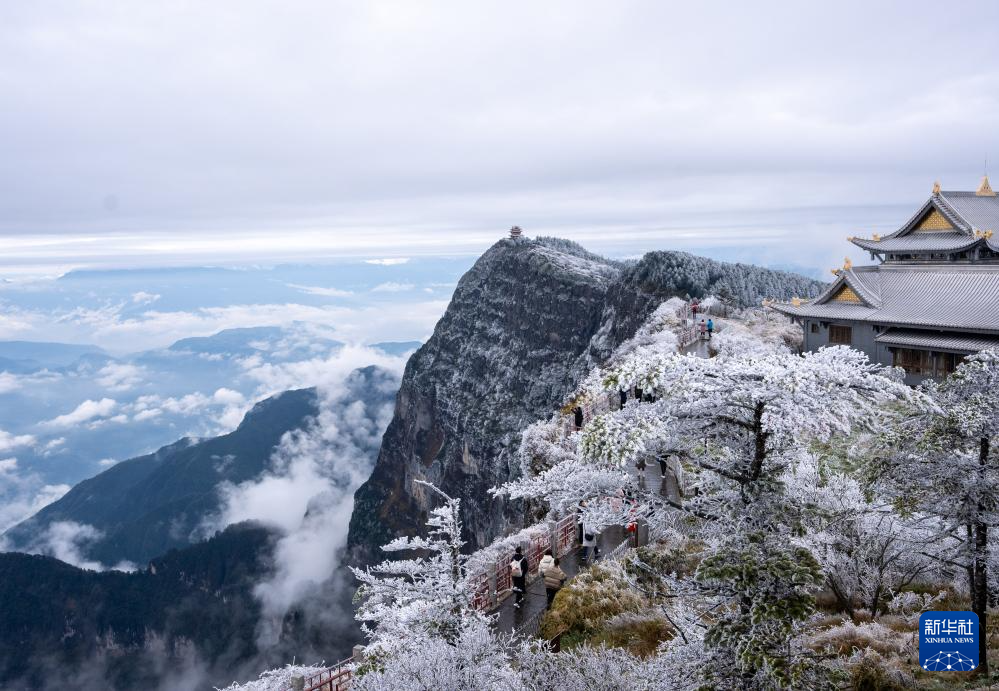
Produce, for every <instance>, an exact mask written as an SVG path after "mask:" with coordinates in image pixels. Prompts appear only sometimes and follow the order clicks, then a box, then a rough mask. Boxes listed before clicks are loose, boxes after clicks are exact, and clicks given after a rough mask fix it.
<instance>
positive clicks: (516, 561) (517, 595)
mask: <svg viewBox="0 0 999 691" xmlns="http://www.w3.org/2000/svg"><path fill="white" fill-rule="evenodd" d="M510 576H511V577H512V578H513V597H514V600H513V606H514V607H520V603H521V601H522V600H523V599H524V593H525V592H527V558H526V557H525V556H524V550H523V549H521V548H520V547H518V548H517V549H516V550H515V551H514V553H513V561H511V562H510Z"/></svg>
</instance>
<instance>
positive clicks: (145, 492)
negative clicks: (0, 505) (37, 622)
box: [4, 367, 392, 565]
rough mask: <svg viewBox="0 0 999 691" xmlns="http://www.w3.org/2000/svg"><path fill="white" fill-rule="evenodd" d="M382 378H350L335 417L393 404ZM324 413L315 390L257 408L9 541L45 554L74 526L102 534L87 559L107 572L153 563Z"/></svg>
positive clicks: (127, 471)
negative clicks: (291, 435)
mask: <svg viewBox="0 0 999 691" xmlns="http://www.w3.org/2000/svg"><path fill="white" fill-rule="evenodd" d="M379 372H380V371H379V370H378V369H377V368H375V367H367V368H364V369H361V370H357V371H356V372H355V373H354V375H352V376H351V377H349V378H348V379H347V384H348V387H349V392H348V393H347V394H346V395H344V396H343V397H342V399H341V400H340V401H337V402H335V403H333V404H331V405H332V406H333V411H332V413H333V415H334V417H339V416H340V415H342V414H343V411H344V409H346V408H347V407H348V406H352V405H354V404H355V403H356V402H357V401H361V402H363V403H364V404H365V406H366V407H365V410H370V411H375V410H378V409H379V408H380V407H381V406H383V405H385V404H387V403H389V402H390V401H391V399H392V394H390V393H386V391H385V390H384V388H382V387H379V386H376V385H374V383H373V382H374V381H375V380H376V379H377V378H378V377H379V376H380V374H379ZM318 412H319V408H318V400H317V394H316V390H315V389H300V390H295V391H287V392H285V393H282V394H279V395H277V396H273V397H271V398H268V399H266V400H264V401H261V402H260V403H258V404H256V405H255V406H254V407H253V409H252V410H250V412H249V413H247V415H246V417H245V418H244V419H243V422H242V423H241V424H240V425H239V427H237V428H236V430H234V431H233V432H231V433H229V434H226V435H223V436H220V437H215V438H212V439H207V440H203V441H198V440H194V439H187V438H185V439H181V440H179V441H177V442H175V443H173V444H170V445H169V446H165V447H163V448H161V449H160V450H158V451H156V452H155V453H152V454H149V455H146V456H140V457H138V458H132V459H129V460H127V461H122V462H121V463H118V464H117V465H115V466H113V467H111V468H109V469H108V470H106V471H104V472H102V473H100V474H99V475H96V476H94V477H92V478H90V479H88V480H84V481H82V482H80V483H79V484H77V485H76V486H75V487H73V488H72V489H71V490H70V491H69V492H68V493H66V495H64V496H63V497H62V498H61V499H59V500H58V501H56V502H54V503H52V504H49V505H48V506H46V507H45V508H43V509H42V510H41V511H39V512H38V513H37V514H35V515H34V516H32V517H31V518H29V519H28V520H26V521H24V522H22V523H20V524H18V525H17V526H14V527H13V528H11V529H10V530H8V531H7V532H6V533H5V534H4V537H5V538H6V540H7V541H8V545H9V547H11V548H13V549H17V550H32V549H37V548H38V547H39V546H40V545H44V544H45V541H46V539H47V531H48V530H49V529H50V527H51V526H52V525H53V524H55V523H59V522H72V523H76V524H79V525H86V526H91V527H93V528H94V529H96V530H97V531H99V532H100V533H101V537H100V538H99V539H97V540H94V541H92V542H90V543H88V546H87V550H86V555H85V556H86V558H88V559H94V560H97V561H99V562H102V563H104V564H107V565H114V564H117V563H119V562H121V561H128V562H133V563H136V564H140V565H141V564H145V563H146V562H148V561H149V560H150V559H152V558H153V557H156V556H158V555H161V554H163V553H165V552H166V551H167V550H169V549H173V548H177V547H186V546H188V545H190V544H192V543H194V542H197V541H198V540H200V539H202V538H203V530H204V522H205V520H206V519H207V518H209V517H211V516H212V515H213V514H214V513H215V512H217V511H218V510H219V508H220V493H219V488H220V487H221V486H222V485H224V484H230V485H238V484H239V483H241V482H245V481H247V480H252V479H254V478H257V477H258V476H260V474H261V473H262V472H264V471H265V470H267V469H268V467H269V466H270V460H271V455H272V453H273V451H274V449H275V447H276V446H277V445H278V444H279V442H280V441H281V438H282V437H283V436H284V435H285V434H287V433H288V432H290V431H292V430H298V429H302V428H303V427H304V426H305V425H306V424H307V422H308V420H309V419H310V418H311V417H313V416H315V415H316V414H317V413H318Z"/></svg>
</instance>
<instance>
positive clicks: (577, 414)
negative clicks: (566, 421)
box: [572, 405, 583, 432]
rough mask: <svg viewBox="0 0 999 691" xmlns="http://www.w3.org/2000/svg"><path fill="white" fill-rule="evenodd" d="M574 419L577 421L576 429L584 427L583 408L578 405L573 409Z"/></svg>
mask: <svg viewBox="0 0 999 691" xmlns="http://www.w3.org/2000/svg"><path fill="white" fill-rule="evenodd" d="M572 417H573V421H574V422H575V423H576V431H577V432H578V431H579V430H581V429H583V409H582V408H580V407H579V406H578V405H577V406H576V407H575V408H573V409H572Z"/></svg>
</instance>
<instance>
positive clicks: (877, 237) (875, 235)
mask: <svg viewBox="0 0 999 691" xmlns="http://www.w3.org/2000/svg"><path fill="white" fill-rule="evenodd" d="M871 237H872V238H873V240H874V242H881V236H880V235H878V234H877V233H875V234H874V235H872V236H871Z"/></svg>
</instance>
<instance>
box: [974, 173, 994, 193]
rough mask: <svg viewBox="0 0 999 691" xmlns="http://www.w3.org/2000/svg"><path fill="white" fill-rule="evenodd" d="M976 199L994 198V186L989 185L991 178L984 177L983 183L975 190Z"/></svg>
mask: <svg viewBox="0 0 999 691" xmlns="http://www.w3.org/2000/svg"><path fill="white" fill-rule="evenodd" d="M975 196H976V197H994V196H996V193H995V192H993V191H992V185H990V184H989V176H988V175H983V176H982V182H981V184H979V185H978V189H977V190H975Z"/></svg>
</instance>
